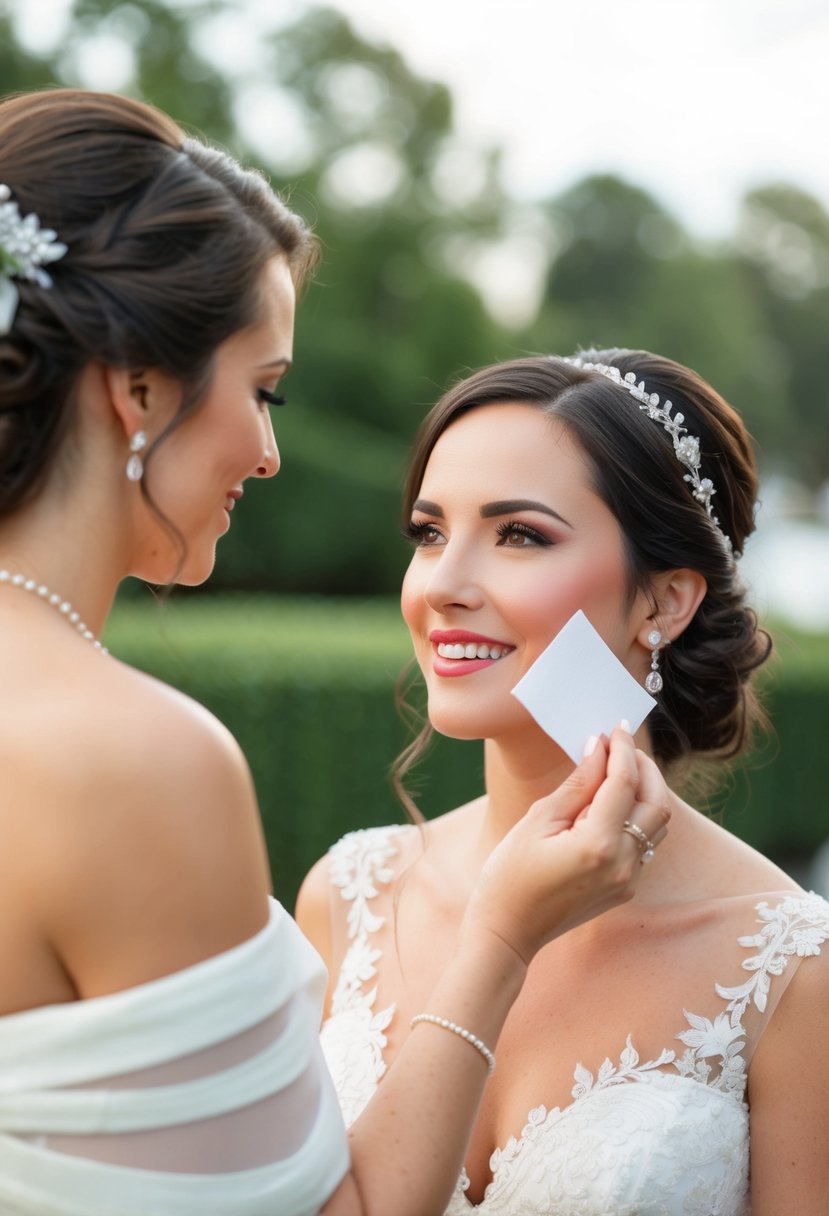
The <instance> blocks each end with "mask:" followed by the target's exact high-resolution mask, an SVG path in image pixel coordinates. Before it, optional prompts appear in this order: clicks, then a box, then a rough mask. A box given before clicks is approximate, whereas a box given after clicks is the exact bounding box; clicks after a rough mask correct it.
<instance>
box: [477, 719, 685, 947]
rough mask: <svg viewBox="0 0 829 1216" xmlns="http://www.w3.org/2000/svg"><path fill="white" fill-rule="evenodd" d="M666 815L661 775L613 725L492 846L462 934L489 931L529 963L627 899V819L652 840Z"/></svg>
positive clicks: (633, 874)
mask: <svg viewBox="0 0 829 1216" xmlns="http://www.w3.org/2000/svg"><path fill="white" fill-rule="evenodd" d="M669 818H670V809H669V791H668V787H667V786H666V784H665V781H664V779H663V777H662V774H661V773H660V772H659V769H658V768H657V766H656V765H655V764H654V762H653V760H651V759H650V758H649V757H648V756H646V755H645V754H644V753H643V752H640V751H637V750H636V748H635V746H634V743H633V739H632V737H631V735H630V734H629V732H628V731H626V730H623V729H621V728H620V727H617V729H616V730H614V731H613V733H612V735H611V736H610V741H609V743H605V741H604V739H601V740H599V742H598V743H597V745H596V747H595V749H594V751H593V752H592V754H591V755H590V756H587V757H586V758H585V759H584V760H583V761H582V762H581V764H579V765H578V766H577V768H575V769H574V770H573V772H572V773H571V774H570V776H569V777H568V778H567V780H566V781H564V782H563V783H562V784H561V785H560V786H559V787H558V789H556V790H555V791H554V792H553V793H552V794H550V795H548V796H547V797H546V798H542V799H540V800H539V801H538V802H535V803H533V805H532V806H531V807H530V809H529V811H528V812H527V814H526V815H525V816H524V817H523V818H522V819H521V820H520V822H519V823H517V824H516V825H515V827H514V828H513V829H512V830H511V831H510V832H509V833H508V834H507V835H506V836H505V837H504V839H503V840H502V841H501V843H500V844H499V845H498V847H497V848H496V849H494V850H493V852H492V853H491V855H490V857H489V859H488V860H487V863H486V865H485V866H484V868H483V870H482V872H481V875H480V878H479V879H478V882H477V883H476V884H475V888H474V890H473V893H472V897H471V899H470V902H469V907H468V908H467V912H466V915H465V917H464V922H463V926H462V933H463V934H469V933H479V932H481V931H483V932H485V933H489V934H493V935H495V936H496V937H498V938H500V939H501V940H502V941H503V942H504V943H506V945H508V946H509V947H510V948H511V949H512V950H514V951H515V953H516V954H517V955H518V956H519V957H520V958H521V959H522V960H523V962H524V963H529V962H530V960H531V959H532V957H533V956H534V955H535V954H536V953H537V951H538V950H540V949H541V947H542V946H543V945H545V944H546V943H547V942H548V941H551V940H552V939H553V938H554V937H558V936H559V935H560V934H562V933H565V932H567V930H568V929H572V928H574V927H575V926H576V925H579V924H582V923H583V922H584V921H587V920H590V919H592V918H593V917H594V916H598V915H599V914H600V913H602V912H606V911H607V910H608V909H610V908H613V907H616V906H617V905H619V904H622V903H624V902H625V901H626V900H628V899H630V898H631V896H632V895H633V893H634V890H635V887H636V881H637V878H638V877H639V874H640V873H641V866H640V858H641V856H642V845H641V844H640V842H639V840H638V839H637V838H636V836H635V834H631V833H630V832H628V831H626V830H624V825H625V822H626V821H627V822H629V823H633V824H636V825H637V826H638V827H639V828H640V829H641V830H642V832H644V834H645V837H646V838H647V839H648V840H650V841H651V842H652V843H653V844H655V845H658V844H659V842H660V841H661V840H662V839H663V838H664V836H665V834H666V831H667V823H668V820H669Z"/></svg>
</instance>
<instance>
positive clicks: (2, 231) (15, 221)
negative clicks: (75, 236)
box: [0, 184, 68, 336]
mask: <svg viewBox="0 0 829 1216" xmlns="http://www.w3.org/2000/svg"><path fill="white" fill-rule="evenodd" d="M11 194H12V192H11V190H10V189H9V187H8V186H4V185H2V184H0V336H2V335H3V334H7V333H9V332H10V331H11V327H12V325H13V324H14V318H15V314H16V313H17V305H18V301H19V299H20V293H19V291H18V290H17V288H16V287H15V285H14V283H13V282H12V279H28V281H29V282H31V283H37V284H38V286H39V287H43V288H46V289H48V288H50V287H51V286H52V280H51V278H50V276H49V275H48V274H47V273H46V271H45V270H42V269H41V267H42V266H44V265H47V264H48V263H49V262H56V261H57V260H58V258H62V257H63V255H64V254H65V253H66V251H67V248H68V246H66V245H64V244H63V243H62V242H61V241H59V240H58V239H57V235H58V234H57V233H56V232H54V231H53V230H52V229H51V228H41V226H40V220H39V219H38V218H37V216H36V215H35V213H34V212H33V211H30V212H29V214H28V215H27V216H25V218H24V217H23V216H21V214H20V208H19V207H18V205H17V203H16V202H14V201H13V200H12V196H11Z"/></svg>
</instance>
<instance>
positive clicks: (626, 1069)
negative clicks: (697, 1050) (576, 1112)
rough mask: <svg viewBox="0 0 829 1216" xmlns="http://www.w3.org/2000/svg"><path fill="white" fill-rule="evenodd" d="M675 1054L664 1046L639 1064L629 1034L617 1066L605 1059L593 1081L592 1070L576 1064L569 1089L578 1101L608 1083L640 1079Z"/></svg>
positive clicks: (670, 1061) (636, 1052)
mask: <svg viewBox="0 0 829 1216" xmlns="http://www.w3.org/2000/svg"><path fill="white" fill-rule="evenodd" d="M675 1054H676V1053H675V1052H673V1051H670V1050H669V1049H668V1048H666V1049H665V1050H664V1051H663V1052H662V1053H661V1054H660V1056H659V1058H658V1059H656V1060H648V1061H647V1063H645V1064H640V1063H639V1052H638V1051H637V1050H636V1048H635V1047H634V1046H633V1043H632V1041H631V1036H630V1035H628V1037H627V1039H626V1040H625V1049H624V1051H623V1052H622V1054H621V1055H620V1056H619V1064H618V1066H616V1065H614V1064H612V1063H611V1062H610V1060H608V1059H606V1060H605V1061H604V1063H603V1064H602V1065H601V1066H600V1068H599V1071H598V1073H597V1075H596V1079H595V1081H594V1079H593V1074H592V1072H589V1071H588V1069H586V1068H584V1067H583V1066H582V1065H581V1064H577V1065H576V1071H575V1072H574V1073H573V1076H574V1078H575V1081H576V1084H575V1085H574V1086H573V1088H572V1090H571V1093H572V1095H573V1098H574V1099H575V1101H578V1100H579V1099H580V1098H584V1097H586V1096H587V1094H589V1093H590V1092H591V1091H592V1090H594V1089H604V1088H606V1086H608V1085H621V1084H623V1083H624V1082H625V1081H638V1080H641V1078H642V1076H643V1075H644V1074H645V1073H647V1072H650V1071H652V1070H653V1069H654V1068H661V1067H662V1065H663V1064H672V1063H673V1061H674V1057H675ZM538 1109H539V1110H543V1109H544V1108H543V1107H539V1108H538ZM533 1113H535V1112H533Z"/></svg>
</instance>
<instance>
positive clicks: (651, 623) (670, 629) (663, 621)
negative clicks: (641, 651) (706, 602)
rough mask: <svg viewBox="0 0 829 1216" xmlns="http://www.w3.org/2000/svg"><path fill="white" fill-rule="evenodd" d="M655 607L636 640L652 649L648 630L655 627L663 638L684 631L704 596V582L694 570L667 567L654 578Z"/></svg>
mask: <svg viewBox="0 0 829 1216" xmlns="http://www.w3.org/2000/svg"><path fill="white" fill-rule="evenodd" d="M654 581H655V586H654V594H655V598H656V611H655V612H654V613H653V615H652V616H651V617H650V618H649V619H648V620H647V621H645V622H644V623H643V625H642V626H641V628H640V631H639V634H638V637H637V640H638V641H639V642H640V643H641V645H643V646H645V647H647V648H648V649H649V650H650V649H652V647H651V644H650V643H649V641H648V634H649V633H650V632H651V630H652V629H654V628H657V629H658V630H659V632H660V633H661V634H662V637H663V640H664V641H665V642H673V641H675V640H676V638H678V637H679V636H680V634H682V633H684V631H685V629H686V628H687V627H688V625H689V623H690V622H691V621H692V620H693V618H694V615H695V613H696V611H697V609H698V608H699V606H700V604H701V603H702V601H703V599H704V598H705V593H706V591H707V590H708V583H707V582H706V580H705V578H704V577H703V575H702V574H700V572H699V571H698V570H689V569H681V570H669V571H666V572H665V574H662V575H658V576H657V578H656V579H655V580H654Z"/></svg>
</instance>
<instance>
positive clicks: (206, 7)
mask: <svg viewBox="0 0 829 1216" xmlns="http://www.w3.org/2000/svg"><path fill="white" fill-rule="evenodd" d="M827 62H829V10H827V9H826V6H825V4H823V3H822V2H813V0H710V2H709V0H687V2H686V3H685V4H683V5H681V6H673V5H665V4H664V3H661V2H659V0H629V2H628V3H627V4H626V5H625V6H620V5H617V4H612V3H611V2H610V0H581V3H580V4H579V5H578V6H572V5H568V6H565V5H559V4H556V3H551V4H547V5H543V6H542V5H539V4H537V3H536V2H535V0H513V2H512V3H511V4H510V5H509V6H508V7H507V6H504V5H502V4H498V5H496V4H495V3H490V2H489V0H475V2H474V3H473V2H472V0H456V2H455V3H452V0H442V2H440V0H418V4H417V5H407V6H403V5H392V4H388V3H384V2H383V0H340V2H339V3H337V4H334V5H328V6H320V5H316V4H308V3H302V4H300V3H294V2H292V0H247V2H243V0H238V2H231V0H169V2H165V3H162V2H161V0H135V2H126V3H117V2H113V0H74V2H73V0H0V90H2V92H3V93H10V92H14V91H17V90H21V89H30V88H36V87H42V86H47V85H50V84H78V85H83V86H85V87H91V88H99V89H114V90H117V91H120V92H127V93H130V94H133V95H135V96H138V97H141V98H144V99H146V100H149V101H152V102H154V103H156V104H157V105H159V106H161V107H162V108H163V109H165V110H167V111H168V112H169V113H170V114H172V115H173V116H174V117H175V118H176V119H178V120H179V121H180V122H181V123H182V125H184V126H185V127H187V128H188V129H189V130H190V131H192V132H193V133H196V134H199V135H201V136H202V137H203V138H206V139H208V140H210V141H212V142H216V143H219V144H221V145H222V146H224V147H226V148H228V149H230V150H231V151H232V152H233V153H235V154H236V155H237V156H238V157H240V158H241V159H242V160H243V161H245V162H247V163H251V164H255V165H258V166H260V167H261V168H262V169H263V171H264V172H265V173H266V174H267V175H268V177H269V178H270V179H271V181H272V182H273V183H274V185H275V186H277V187H278V188H279V189H281V190H283V191H284V192H285V193H286V195H287V196H288V198H289V201H290V203H291V205H292V206H293V207H294V208H295V209H296V210H298V211H300V212H301V213H302V214H303V215H304V216H305V217H306V218H307V219H308V220H309V221H310V222H311V224H312V225H313V227H314V228H315V230H316V231H317V233H318V235H319V237H320V240H321V242H322V247H323V262H322V267H321V270H320V273H319V275H318V278H317V281H316V282H315V283H314V284H313V285H312V286H311V287H310V288H309V289H308V290H307V292H306V295H305V298H304V300H303V302H302V305H301V309H300V314H299V323H298V333H297V341H296V351H295V354H296V365H295V368H294V370H293V371H292V372H291V375H290V378H289V379H288V380H287V381H286V382H285V391H286V395H287V396H288V398H289V401H290V404H289V407H288V409H286V410H285V411H284V412H281V413H279V414H278V416H277V417H276V425H277V434H278V439H279V443H280V448H281V451H282V457H283V467H282V471H281V473H280V475H279V477H278V479H277V481H276V482H275V483H273V484H272V485H263V484H260V485H254V486H252V487H251V489H250V490H249V492H248V493H247V494H246V497H245V503H244V507H243V508H242V509H240V510H239V511H237V512H236V513H235V514H234V519H233V528H232V530H231V533H230V534H229V536H228V537H227V538H226V539H224V540H223V541H222V544H221V546H220V557H219V561H218V565H217V569H216V572H215V574H214V576H213V578H212V580H211V582H210V584H209V586H208V587H207V588H205V589H203V590H200V591H198V592H196V593H185V594H182V593H179V592H177V593H176V594H175V595H174V596H173V598H172V600H171V601H170V602H169V603H168V604H167V605H165V606H163V607H161V608H160V607H159V606H158V605H157V604H156V603H154V602H153V598H152V596H151V595H148V594H147V592H146V590H145V589H143V588H140V587H137V586H133V587H128V588H125V590H124V594H123V596H122V598H121V600H120V601H119V604H118V606H117V609H116V613H115V615H114V618H113V621H112V624H111V626H110V629H109V633H108V640H109V644H110V646H111V648H112V649H113V650H114V651H115V652H116V653H118V654H119V655H120V656H121V657H123V658H125V659H130V660H132V661H135V662H137V663H138V664H140V665H141V666H144V667H146V668H147V669H148V670H152V671H154V672H157V673H158V674H159V675H162V676H163V677H164V678H168V679H171V680H173V681H174V682H175V683H177V684H179V685H180V686H182V687H184V688H186V689H188V690H189V691H191V692H192V693H193V694H194V695H196V696H197V697H199V699H201V700H203V701H205V702H206V703H207V704H208V705H210V707H211V708H213V709H214V710H215V711H216V712H217V713H218V714H219V715H220V716H221V717H222V718H223V719H224V720H225V721H226V722H227V723H228V725H230V726H231V729H233V730H234V731H235V732H236V733H237V735H238V736H239V737H240V739H241V741H242V744H243V746H244V747H245V748H246V750H247V752H248V756H249V758H250V761H251V765H252V767H253V770H254V776H255V778H256V781H257V786H258V789H259V793H260V798H261V802H262V809H263V816H264V819H265V824H266V830H267V833H268V839H269V846H270V848H271V857H272V862H273V870H274V880H275V884H276V888H277V892H278V894H279V895H280V896H281V897H282V898H283V901H284V902H286V903H287V904H289V905H290V904H291V902H292V899H293V895H294V893H295V890H296V887H297V884H298V882H299V880H300V878H301V875H302V872H303V871H304V869H305V868H306V867H307V866H308V865H309V864H310V863H311V862H312V861H313V860H314V858H315V857H316V856H317V855H319V853H320V852H322V851H324V849H325V848H326V847H327V846H328V844H330V843H331V842H332V841H333V840H334V839H335V838H336V837H337V836H338V835H339V834H340V833H341V832H342V831H345V830H347V829H349V828H354V827H360V826H367V825H369V824H371V823H378V822H388V821H389V820H392V819H399V818H400V817H401V814H402V812H401V810H400V807H399V805H398V803H397V802H396V800H395V798H394V796H393V794H392V792H391V790H390V787H389V783H388V780H387V777H386V773H387V770H388V767H389V764H390V762H391V760H392V759H393V757H394V755H395V753H396V751H397V750H398V749H399V747H400V746H402V743H403V742H404V741H405V738H406V734H405V730H404V727H403V725H402V724H401V722H400V721H399V719H398V717H397V716H396V714H395V710H394V706H393V684H394V679H395V676H396V673H397V672H398V671H399V670H400V668H401V667H402V665H403V664H404V663H405V661H406V658H407V643H406V637H405V633H404V631H403V628H402V625H401V623H400V621H399V617H398V613H397V609H396V604H395V597H396V593H397V589H398V586H399V581H400V577H401V574H402V571H403V569H404V568H405V563H406V560H407V552H406V548H405V546H404V544H403V542H402V541H401V539H400V535H399V526H398V520H399V506H398V503H399V492H400V484H401V477H402V471H403V468H404V466H405V459H406V453H407V450H408V448H409V446H410V444H411V441H412V439H413V436H414V433H415V431H416V429H417V426H418V424H419V421H420V419H421V418H422V416H423V415H424V413H425V412H426V410H427V408H428V407H429V405H430V404H432V403H433V402H434V400H435V399H436V398H437V397H438V396H439V395H440V393H441V392H442V391H443V390H444V388H445V387H447V385H448V384H449V383H451V382H452V381H453V380H454V379H456V378H458V377H460V376H462V375H463V374H465V373H466V372H467V371H468V370H469V369H471V368H474V367H477V366H479V365H481V364H484V363H490V362H493V361H494V360H497V359H504V358H512V357H516V356H518V355H521V354H524V353H529V352H548V351H554V352H559V353H569V352H572V351H573V350H574V349H575V348H576V347H578V346H579V345H599V346H602V345H621V346H634V347H645V348H651V349H654V350H657V351H659V352H662V353H665V354H669V355H671V356H672V357H674V358H676V359H679V360H681V361H682V362H685V363H688V364H690V365H691V366H693V367H694V368H696V369H697V370H698V371H700V372H701V373H702V374H703V375H704V376H705V377H706V378H708V379H710V380H711V381H712V383H713V384H714V385H716V386H717V387H718V388H719V389H720V390H721V391H722V392H723V394H724V395H725V396H726V398H728V399H729V400H730V401H731V402H732V403H733V404H734V405H735V406H736V407H737V408H738V409H739V410H740V411H741V412H742V414H743V415H744V417H745V418H746V420H747V422H748V425H749V428H750V430H751V431H752V433H753V435H754V437H755V440H756V445H757V454H758V459H759V462H760V467H761V470H762V478H763V495H762V504H761V509H760V514H759V518H758V532H757V534H756V536H755V537H754V538H753V539H752V541H751V542H750V544H749V547H748V550H747V553H746V556H745V559H744V569H745V574H746V578H747V580H748V582H749V584H750V586H751V588H752V594H753V597H754V600H755V602H756V604H757V606H758V609H759V611H760V613H761V616H762V617H763V619H764V621H765V622H766V623H768V624H769V626H770V627H771V628H772V631H773V633H774V634H775V637H776V640H777V641H778V654H779V657H778V660H777V663H776V664H775V665H774V667H773V669H772V671H771V673H770V674H769V675H768V676H766V678H765V687H766V696H767V700H768V704H769V709H770V712H771V716H772V720H773V723H774V732H773V733H772V734H771V735H770V736H769V737H768V738H767V739H766V740H765V742H764V743H763V744H762V746H759V747H758V748H757V749H755V752H754V754H753V756H752V757H751V761H750V763H747V764H746V763H743V764H740V765H739V766H737V768H736V769H735V770H734V771H733V772H732V774H731V775H730V777H729V779H728V780H727V782H726V783H725V784H724V785H721V786H720V787H719V789H718V790H717V791H716V792H713V793H709V794H707V795H706V796H705V798H704V799H703V805H704V806H705V808H706V809H708V810H710V811H711V812H712V813H717V814H722V815H724V816H725V821H726V822H727V823H728V825H729V826H730V827H732V828H733V830H735V831H737V832H738V833H739V834H741V835H743V836H745V837H746V838H747V839H749V840H751V841H752V842H753V843H755V844H756V845H757V846H758V847H760V848H762V849H763V850H764V851H767V852H769V853H771V854H772V855H773V856H775V857H776V859H778V860H780V861H781V862H782V863H783V864H784V865H786V866H787V867H788V868H789V869H790V870H791V871H792V872H793V873H795V874H796V875H797V877H798V878H800V879H801V880H803V881H809V882H812V883H813V885H815V886H818V887H820V888H821V889H822V890H823V891H824V893H826V894H829V890H827V887H829V860H826V856H825V853H823V854H822V853H821V852H820V847H821V844H822V842H823V841H825V840H826V839H827V838H829V805H827V799H826V795H825V790H824V784H825V783H824V781H823V774H822V769H821V768H820V766H819V760H820V758H822V755H823V752H824V751H825V740H826V738H827V737H828V736H829V375H827V367H826V358H825V354H826V349H827V338H828V337H829V210H828V208H829V156H827V155H826V153H825V150H824V143H825V140H824V138H823V132H822V123H823V120H824V116H825V115H826V114H827V113H829V104H827V103H829V73H827V72H826V67H825V65H826V63H827ZM479 782H480V750H479V747H478V745H474V744H456V743H452V744H450V743H447V742H446V741H440V742H439V743H438V744H437V745H436V746H435V748H434V749H433V753H432V755H431V757H430V758H429V760H428V761H427V763H426V764H424V766H423V767H422V769H421V772H420V776H419V777H418V779H417V781H416V791H415V792H416V796H417V797H418V799H419V801H420V803H421V805H422V806H423V808H424V810H425V811H426V813H427V814H431V813H435V812H437V811H439V810H442V809H448V808H449V807H451V806H452V805H454V804H455V803H456V802H457V801H459V800H461V799H464V798H467V797H471V796H473V795H474V794H476V793H477V792H478V786H479ZM277 842H278V843H277Z"/></svg>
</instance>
